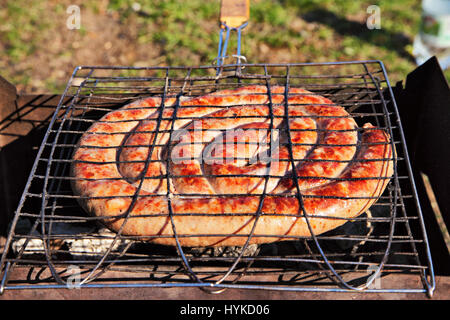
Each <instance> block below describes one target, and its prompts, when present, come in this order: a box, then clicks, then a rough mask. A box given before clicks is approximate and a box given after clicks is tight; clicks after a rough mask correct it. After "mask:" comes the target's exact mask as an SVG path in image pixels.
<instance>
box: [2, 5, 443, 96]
mask: <svg viewBox="0 0 450 320" xmlns="http://www.w3.org/2000/svg"><path fill="white" fill-rule="evenodd" d="M72 4H77V5H79V6H80V8H81V29H79V30H68V29H67V27H66V25H65V24H66V20H67V18H68V14H67V13H66V8H67V7H68V6H69V5H72ZM373 4H375V5H378V6H379V8H380V11H381V29H380V30H369V29H368V28H367V27H366V20H367V18H368V16H369V14H368V13H367V7H368V6H369V5H373ZM405 8H407V10H405ZM250 9H251V11H250V15H251V18H250V23H249V25H248V27H247V28H246V29H244V32H243V47H242V53H243V54H244V55H245V56H246V57H247V59H248V61H249V62H323V61H344V60H345V61H346V60H366V59H377V60H381V61H383V62H384V64H385V65H386V66H387V69H388V73H389V77H390V80H391V82H392V83H395V82H397V81H399V80H404V79H405V77H406V75H407V74H408V73H409V72H411V71H412V70H413V69H414V68H415V67H416V65H415V62H414V59H413V57H412V42H413V39H414V36H415V34H417V31H418V27H419V22H420V15H421V11H420V0H396V1H388V0H380V1H373V0H371V1H348V0H320V1H319V0H279V1H269V0H252V1H251V7H250ZM218 16H219V1H218V0H216V1H201V0H190V1H175V0H165V1H163V0H156V1H152V0H140V1H139V0H136V1H135V0H110V1H107V0H86V1H74V0H63V1H33V2H30V1H27V0H6V1H3V2H2V3H1V4H0V21H2V22H1V23H0V52H2V57H1V59H0V74H1V75H2V76H3V77H5V78H7V79H8V80H10V81H11V82H13V83H14V84H15V85H16V86H17V87H18V88H19V90H20V91H22V92H51V93H60V92H61V91H62V90H63V88H64V86H65V84H66V82H67V80H68V78H69V77H70V74H71V73H72V71H73V69H74V68H75V66H77V65H94V64H98V65H130V66H144V65H148V66H153V65H155V66H163V65H172V66H173V65H207V64H211V63H212V61H213V59H214V58H215V57H216V55H217V46H218V41H219V32H218V31H219V28H218ZM232 39H234V38H232ZM234 50H235V46H234V44H231V46H230V48H229V52H232V51H234ZM445 75H446V77H447V79H449V80H450V70H447V71H445Z"/></svg>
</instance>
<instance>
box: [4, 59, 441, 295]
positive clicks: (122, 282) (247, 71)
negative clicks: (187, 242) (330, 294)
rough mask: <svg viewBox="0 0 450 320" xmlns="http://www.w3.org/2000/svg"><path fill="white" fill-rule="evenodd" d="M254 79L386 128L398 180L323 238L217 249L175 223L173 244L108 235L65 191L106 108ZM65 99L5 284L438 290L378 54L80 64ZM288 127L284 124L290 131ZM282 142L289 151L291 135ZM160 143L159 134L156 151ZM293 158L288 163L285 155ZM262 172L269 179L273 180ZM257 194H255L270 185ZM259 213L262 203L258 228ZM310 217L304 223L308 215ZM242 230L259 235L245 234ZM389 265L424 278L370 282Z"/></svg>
mask: <svg viewBox="0 0 450 320" xmlns="http://www.w3.org/2000/svg"><path fill="white" fill-rule="evenodd" d="M249 84H259V85H264V86H267V88H268V89H269V93H268V94H269V96H270V87H271V86H274V85H280V86H285V87H286V88H289V87H301V88H304V89H306V90H309V91H311V92H313V93H314V94H318V95H321V96H324V97H326V98H329V99H330V100H332V101H333V103H335V104H336V105H339V106H342V107H343V108H345V110H346V111H347V112H349V114H350V115H351V116H352V117H353V118H354V119H355V121H356V122H357V124H358V125H361V124H363V123H366V122H371V123H372V124H374V125H376V126H377V127H378V128H381V129H383V130H385V131H386V132H387V133H389V134H390V137H391V141H390V142H389V143H390V144H391V145H392V146H393V147H395V149H396V156H395V159H393V160H395V167H394V176H393V178H392V179H391V180H390V182H389V185H388V187H387V188H386V190H385V192H384V193H383V195H382V196H381V197H380V198H379V199H378V201H377V202H376V203H375V204H374V205H373V206H372V207H371V208H370V209H369V210H367V212H365V213H364V214H363V215H361V216H359V217H356V218H353V219H351V221H348V222H347V223H345V224H344V225H343V226H341V227H339V228H337V229H335V230H332V231H329V232H326V233H324V234H321V235H315V234H314V233H313V236H312V237H295V236H285V238H284V239H282V240H285V241H280V242H276V243H270V244H262V245H250V242H249V241H248V240H247V242H246V243H245V245H244V246H243V247H219V248H190V247H182V246H181V245H180V242H179V238H180V237H182V236H183V235H180V234H177V232H176V230H175V229H174V233H175V238H176V243H177V246H176V247H170V246H164V245H157V244H153V243H151V242H146V241H142V238H141V237H139V236H126V235H123V234H121V232H120V231H119V232H118V233H112V232H109V231H107V230H104V229H103V228H102V227H101V224H99V223H98V222H100V221H101V220H102V219H104V217H103V218H102V217H94V216H89V215H87V214H86V213H85V212H84V211H83V210H82V209H81V208H80V206H79V204H78V202H77V200H78V199H79V197H80V196H79V195H75V194H73V191H72V189H71V181H72V180H73V179H74V178H73V177H71V175H70V166H71V163H72V162H73V160H72V155H73V152H74V149H75V147H76V145H77V142H78V141H79V139H80V137H81V136H82V134H83V133H84V132H85V131H86V130H87V129H88V128H89V126H90V125H92V124H93V123H94V122H96V121H98V119H100V118H101V117H102V116H103V115H105V114H106V113H108V112H110V111H112V110H116V109H117V108H120V107H121V106H124V105H126V104H128V103H130V102H132V101H134V100H136V99H138V98H140V97H148V96H153V95H154V96H162V97H163V98H165V97H177V96H181V95H182V96H189V97H195V96H200V95H204V94H207V93H210V92H215V91H217V90H221V89H230V88H237V87H241V86H245V85H249ZM286 92H288V90H287V91H286ZM68 98H69V100H68ZM61 101H68V102H67V103H65V104H62V103H60V104H59V105H58V107H57V109H56V110H55V113H54V116H53V118H52V121H51V124H50V126H49V128H48V130H47V132H46V135H45V137H44V140H43V142H42V145H41V147H40V149H39V152H38V155H37V158H36V161H35V163H34V166H33V168H32V172H31V174H30V177H29V180H28V182H27V185H26V188H25V190H24V193H23V196H22V198H21V201H20V203H19V206H18V209H17V211H16V215H15V217H14V220H13V222H12V225H11V230H10V233H9V235H8V239H7V244H6V249H5V252H4V253H3V255H2V260H1V267H2V269H1V270H2V271H3V276H2V284H1V286H2V290H4V289H20V288H30V287H37V288H45V287H67V286H68V285H70V284H71V283H72V282H71V281H72V280H73V279H77V281H78V282H77V284H78V285H80V286H86V287H89V286H99V287H108V286H131V287H133V286H134V287H139V286H154V287H174V286H196V287H199V288H201V289H203V290H205V291H208V292H220V291H221V290H223V289H225V288H249V289H251V288H253V289H255V288H262V289H277V290H297V291H305V290H306V291H307V290H311V291H317V290H330V291H348V290H365V291H368V292H372V291H387V292H391V291H401V292H428V293H430V294H431V293H432V291H433V290H434V275H433V268H432V263H431V259H430V254H429V248H428V243H427V239H426V234H425V229H424V226H423V221H422V215H421V211H420V204H419V201H418V198H417V195H416V191H415V185H414V181H413V179H412V174H411V168H410V164H409V160H408V155H407V152H406V146H405V142H404V137H403V132H402V128H401V123H400V121H399V118H398V112H397V108H396V105H395V101H394V97H393V94H392V91H391V88H390V85H389V82H388V79H387V76H386V71H385V69H384V66H383V64H382V63H381V62H379V61H363V62H346V63H323V64H314V63H303V64H244V65H241V64H239V65H225V66H221V67H217V66H205V67H149V68H132V67H98V66H83V67H78V68H76V69H75V71H74V73H73V75H72V77H71V79H70V81H69V83H68V85H67V88H66V90H65V92H64V94H63V97H62V99H61ZM288 107H289V106H287V105H286V108H288ZM163 108H164V106H162V108H161V110H162V109H163ZM174 114H175V116H176V112H175V113H174ZM286 114H287V113H286ZM273 117H274V115H273V114H271V118H272V120H273ZM194 119H195V118H192V119H191V120H194ZM161 120H162V112H160V117H159V118H158V121H161ZM169 120H170V119H169ZM158 130H163V129H161V128H159V127H157V129H156V131H158ZM164 130H168V131H169V132H171V130H173V128H169V129H164ZM290 130H291V129H290V128H289V126H287V131H288V133H287V134H288V136H289V134H290ZM288 145H289V146H290V148H292V141H290V139H289V141H288ZM155 146H157V144H156V143H155V142H154V143H153V146H151V147H155ZM146 147H150V146H148V145H146ZM291 153H292V151H291ZM290 161H292V164H293V161H294V159H293V158H292V155H291V158H290ZM146 163H147V164H148V163H149V161H148V160H147V162H146ZM294 172H295V170H294ZM165 178H167V179H169V175H167V176H166V177H165ZM375 178H376V177H375ZM265 179H266V184H267V179H268V176H266V177H265ZM297 179H298V177H296V176H295V175H294V181H295V180H297ZM333 179H335V180H336V179H339V178H333ZM296 183H297V186H298V182H296ZM168 192H169V193H170V190H168ZM197 196H198V195H197ZM230 196H232V195H230ZM259 196H260V197H261V202H262V201H264V197H265V196H266V193H265V192H263V194H262V195H259ZM291 196H293V197H296V198H297V199H298V201H299V202H300V203H301V201H302V199H303V198H304V196H302V195H301V193H300V192H297V193H296V194H295V195H291ZM170 208H171V206H170V200H169V211H170V212H169V218H170V219H171V221H172V222H173V216H174V215H175V214H176V213H173V212H172V211H171V210H170ZM260 215H261V206H260V207H259V209H258V211H257V212H255V215H254V219H253V222H252V223H253V224H254V225H256V224H257V222H258V218H259V217H260ZM305 217H306V221H307V222H308V221H309V220H308V215H307V213H305ZM347 220H348V219H347ZM309 227H310V226H309ZM222 236H226V235H222ZM243 236H244V237H248V239H250V238H251V237H253V236H255V235H254V234H253V230H252V231H251V233H250V234H248V235H243ZM280 238H283V236H280ZM18 267H27V268H30V273H29V279H28V280H30V279H33V281H31V283H25V281H24V280H23V279H22V280H20V279H19V280H17V279H15V280H11V279H10V278H11V277H10V274H12V273H13V269H14V268H18ZM74 270H75V271H74ZM36 272H37V273H36ZM388 273H413V274H417V276H418V278H420V279H421V280H422V284H423V286H421V287H417V288H387V287H383V286H382V287H377V286H376V285H375V283H376V281H375V280H376V279H378V278H379V277H380V276H382V275H384V274H388Z"/></svg>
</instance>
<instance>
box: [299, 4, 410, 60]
mask: <svg viewBox="0 0 450 320" xmlns="http://www.w3.org/2000/svg"><path fill="white" fill-rule="evenodd" d="M302 18H303V19H304V20H305V21H307V22H311V23H312V22H316V23H321V24H324V25H327V26H329V27H331V28H333V29H334V30H335V31H336V32H337V33H339V34H341V35H344V36H354V37H358V38H359V39H360V40H362V41H364V42H367V43H370V44H373V45H376V46H378V47H383V48H386V49H388V50H392V51H395V52H397V54H398V55H400V56H402V57H405V58H407V59H408V60H410V61H412V62H414V61H415V60H414V57H413V56H412V55H411V54H410V53H409V52H408V51H406V50H405V46H406V45H408V44H411V39H410V38H409V37H408V36H407V35H405V34H403V33H398V32H391V31H388V30H386V29H383V27H382V25H381V29H372V30H371V29H369V28H368V27H367V25H366V23H360V22H357V21H351V20H348V19H346V18H344V17H340V16H337V15H336V14H334V13H333V12H330V11H328V10H325V9H314V10H311V11H309V12H307V13H305V14H304V15H302Z"/></svg>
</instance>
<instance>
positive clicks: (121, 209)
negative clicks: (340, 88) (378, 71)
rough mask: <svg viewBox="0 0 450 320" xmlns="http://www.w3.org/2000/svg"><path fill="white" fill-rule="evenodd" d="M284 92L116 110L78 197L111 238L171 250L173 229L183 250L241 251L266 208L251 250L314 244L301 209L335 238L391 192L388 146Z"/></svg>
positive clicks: (338, 114)
mask: <svg viewBox="0 0 450 320" xmlns="http://www.w3.org/2000/svg"><path fill="white" fill-rule="evenodd" d="M285 90H286V89H285V87H281V86H280V87H278V86H273V87H270V92H267V91H268V88H267V87H266V86H256V85H255V86H247V87H242V88H239V89H234V90H222V91H218V92H215V93H212V94H209V95H206V96H202V97H193V98H192V97H190V98H187V97H179V98H167V99H166V100H165V101H162V99H161V98H158V97H150V98H146V99H141V100H138V101H135V102H133V103H131V104H129V105H127V106H125V107H122V108H120V109H118V110H116V111H112V112H110V113H108V114H106V115H105V116H104V117H103V118H101V119H100V120H99V121H97V122H95V123H94V124H93V125H92V126H91V127H90V128H89V129H88V130H87V131H86V132H85V133H84V134H83V136H82V137H81V139H80V141H79V143H78V146H77V148H76V150H75V152H74V155H73V159H74V161H73V164H72V168H71V171H72V175H73V177H74V178H75V179H73V180H72V181H73V183H72V187H73V190H74V193H75V194H76V195H79V196H80V197H79V202H80V203H81V205H82V207H83V208H84V209H85V210H86V211H87V212H89V213H90V214H93V215H95V216H98V217H100V219H101V221H102V222H103V223H104V224H105V225H106V226H108V227H109V228H110V229H112V230H113V231H116V232H117V231H118V232H121V234H124V235H133V236H142V237H143V239H146V240H151V241H154V242H156V243H160V244H168V245H174V244H175V238H174V228H175V230H176V233H177V235H178V239H179V241H180V244H181V245H183V246H228V245H243V244H244V243H245V242H246V241H247V238H248V234H249V233H250V231H251V230H252V228H253V226H254V223H255V218H256V212H258V208H261V210H260V215H259V216H258V218H257V219H256V221H257V223H256V226H255V228H254V233H253V236H252V238H251V240H250V243H265V242H272V241H277V240H282V239H292V237H298V236H310V235H311V234H310V229H309V227H308V225H307V222H306V220H305V219H306V218H305V216H304V214H303V210H305V211H306V214H307V217H308V220H309V222H310V226H311V228H312V229H313V232H314V233H315V234H321V233H323V232H326V231H328V230H331V229H334V228H336V227H338V226H340V225H342V224H344V223H345V222H347V221H348V219H351V218H354V217H357V216H358V215H360V214H361V213H363V212H364V211H366V210H367V209H368V208H369V207H370V206H371V205H372V204H373V203H374V202H375V201H376V200H377V199H378V198H379V196H380V195H381V194H382V193H383V191H384V189H385V187H386V185H387V184H388V182H389V179H390V177H391V176H392V174H393V154H394V153H393V150H392V148H391V143H390V138H389V136H388V135H387V134H386V133H385V132H384V131H383V130H381V129H377V128H375V127H373V126H372V125H371V124H369V123H368V124H365V125H364V126H363V127H362V128H360V129H358V128H357V125H356V123H355V121H354V119H353V118H352V117H351V116H350V115H349V114H348V113H347V112H346V111H345V109H344V108H342V107H340V106H336V105H335V104H334V103H333V102H332V101H331V100H329V99H326V98H324V97H322V96H319V95H316V94H313V93H311V92H309V91H306V90H303V89H300V88H290V89H289V91H288V92H287V93H286V92H285ZM286 98H287V101H285V99H286ZM286 110H287V114H286ZM288 128H289V129H288ZM358 130H359V131H360V135H359V136H358ZM289 142H290V143H289ZM293 166H294V167H295V171H294V170H293ZM296 178H297V179H296ZM297 186H298V189H297ZM298 190H299V191H300V193H301V195H302V197H301V201H299V197H298V196H297V191H298ZM169 206H170V208H171V213H172V219H171V216H170V210H169ZM172 221H173V222H174V225H172ZM286 236H292V237H291V238H289V237H286Z"/></svg>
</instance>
